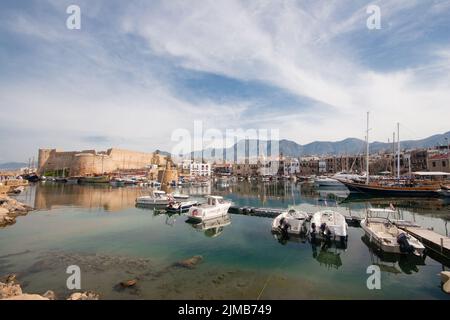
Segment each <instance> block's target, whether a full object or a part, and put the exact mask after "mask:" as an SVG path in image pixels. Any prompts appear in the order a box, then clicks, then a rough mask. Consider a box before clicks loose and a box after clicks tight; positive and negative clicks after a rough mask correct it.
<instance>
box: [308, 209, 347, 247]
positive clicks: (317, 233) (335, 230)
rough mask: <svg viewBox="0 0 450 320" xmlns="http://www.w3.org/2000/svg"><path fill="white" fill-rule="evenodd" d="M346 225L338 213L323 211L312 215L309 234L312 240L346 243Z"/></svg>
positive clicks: (343, 218)
mask: <svg viewBox="0 0 450 320" xmlns="http://www.w3.org/2000/svg"><path fill="white" fill-rule="evenodd" d="M347 230H348V225H347V222H346V221H345V217H344V216H343V215H342V214H340V213H339V212H335V211H331V210H324V211H319V212H316V213H314V215H313V217H312V218H311V226H310V233H311V237H313V238H321V239H326V240H340V241H347V238H348V232H347Z"/></svg>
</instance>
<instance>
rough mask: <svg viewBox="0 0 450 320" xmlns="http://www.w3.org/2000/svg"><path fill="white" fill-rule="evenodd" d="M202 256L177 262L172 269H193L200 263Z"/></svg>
mask: <svg viewBox="0 0 450 320" xmlns="http://www.w3.org/2000/svg"><path fill="white" fill-rule="evenodd" d="M202 260H203V257H202V256H193V257H192V258H189V259H186V260H182V261H178V262H175V263H174V265H173V266H174V267H181V268H187V269H194V268H195V267H196V266H197V265H198V264H199V263H200V262H202Z"/></svg>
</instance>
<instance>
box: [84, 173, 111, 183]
mask: <svg viewBox="0 0 450 320" xmlns="http://www.w3.org/2000/svg"><path fill="white" fill-rule="evenodd" d="M78 181H79V182H80V183H108V182H109V181H110V178H109V176H107V175H104V176H86V177H81V178H80V179H79V180H78Z"/></svg>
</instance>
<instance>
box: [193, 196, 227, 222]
mask: <svg viewBox="0 0 450 320" xmlns="http://www.w3.org/2000/svg"><path fill="white" fill-rule="evenodd" d="M206 200H207V202H206V203H203V204H200V205H197V206H193V207H191V208H190V209H189V212H188V213H187V214H186V215H187V216H188V218H189V219H191V220H197V221H204V220H209V219H214V218H220V217H223V216H225V215H227V214H228V209H229V208H230V206H231V202H230V201H226V200H225V199H224V198H223V197H221V196H206Z"/></svg>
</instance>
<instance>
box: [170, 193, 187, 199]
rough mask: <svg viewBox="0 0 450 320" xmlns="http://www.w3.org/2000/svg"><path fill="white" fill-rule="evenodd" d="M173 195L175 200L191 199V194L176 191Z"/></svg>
mask: <svg viewBox="0 0 450 320" xmlns="http://www.w3.org/2000/svg"><path fill="white" fill-rule="evenodd" d="M172 197H173V198H174V199H175V200H187V199H189V195H188V194H181V193H174V194H172Z"/></svg>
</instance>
